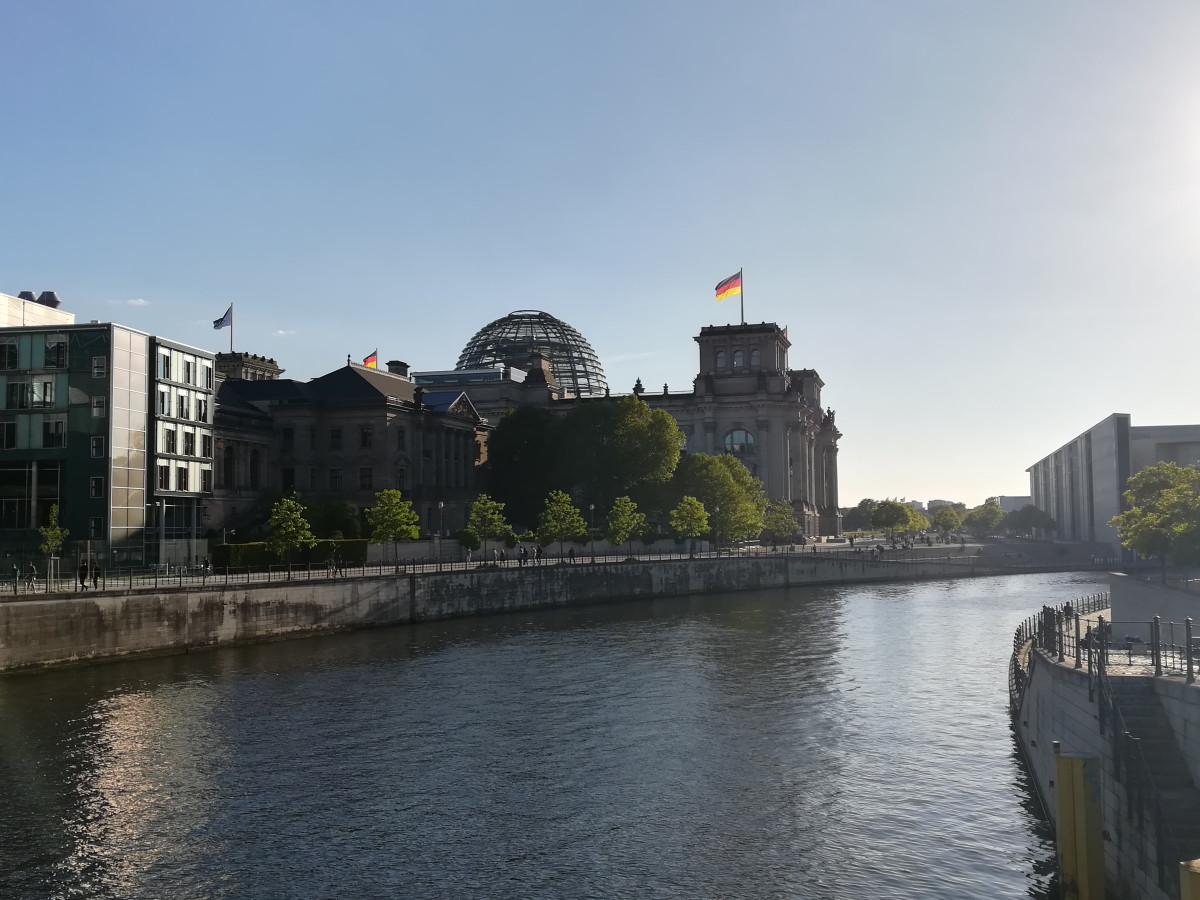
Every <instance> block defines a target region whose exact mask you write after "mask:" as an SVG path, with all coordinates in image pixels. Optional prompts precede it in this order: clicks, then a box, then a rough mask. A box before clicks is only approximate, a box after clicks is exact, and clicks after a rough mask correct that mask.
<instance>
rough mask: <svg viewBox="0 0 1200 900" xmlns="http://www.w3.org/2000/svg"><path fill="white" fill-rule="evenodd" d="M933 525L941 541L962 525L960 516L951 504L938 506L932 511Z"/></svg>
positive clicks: (945, 539) (948, 537) (947, 538)
mask: <svg viewBox="0 0 1200 900" xmlns="http://www.w3.org/2000/svg"><path fill="white" fill-rule="evenodd" d="M933 527H934V528H936V529H937V530H938V534H940V535H941V536H942V540H943V541H947V540H949V539H950V535H951V534H952V533H953V532H955V531H958V529H960V528H961V527H962V517H961V516H960V515H959V514H958V510H956V509H955V508H954V507H953V506H939V507H938V508H937V509H936V510H934V513H933Z"/></svg>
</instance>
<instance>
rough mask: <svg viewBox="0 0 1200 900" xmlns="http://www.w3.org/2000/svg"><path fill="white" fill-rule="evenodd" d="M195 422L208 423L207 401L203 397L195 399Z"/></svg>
mask: <svg viewBox="0 0 1200 900" xmlns="http://www.w3.org/2000/svg"><path fill="white" fill-rule="evenodd" d="M196 421H197V422H207V421H208V401H207V400H205V399H204V398H203V397H197V398H196Z"/></svg>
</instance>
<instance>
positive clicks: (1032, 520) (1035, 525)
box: [1003, 503, 1058, 534]
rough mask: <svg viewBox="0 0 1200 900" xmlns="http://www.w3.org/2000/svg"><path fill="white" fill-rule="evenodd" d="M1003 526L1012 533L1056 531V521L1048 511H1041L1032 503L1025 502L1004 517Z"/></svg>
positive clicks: (1049, 532)
mask: <svg viewBox="0 0 1200 900" xmlns="http://www.w3.org/2000/svg"><path fill="white" fill-rule="evenodd" d="M1003 528H1004V530H1005V531H1008V532H1010V533H1013V534H1028V533H1029V532H1033V531H1042V532H1046V533H1048V534H1052V533H1054V532H1055V531H1058V523H1057V522H1055V521H1054V517H1053V516H1051V515H1050V514H1049V513H1047V512H1043V511H1042V510H1040V509H1038V508H1037V507H1036V506H1034V505H1033V504H1032V503H1026V504H1025V505H1024V506H1022V507H1021V508H1020V509H1014V510H1013V511H1012V512H1010V513H1009V514H1008V515H1007V516H1005V517H1004V522H1003Z"/></svg>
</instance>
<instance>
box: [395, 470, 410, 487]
mask: <svg viewBox="0 0 1200 900" xmlns="http://www.w3.org/2000/svg"><path fill="white" fill-rule="evenodd" d="M396 487H397V489H399V490H401V491H407V490H408V469H399V470H397V472H396Z"/></svg>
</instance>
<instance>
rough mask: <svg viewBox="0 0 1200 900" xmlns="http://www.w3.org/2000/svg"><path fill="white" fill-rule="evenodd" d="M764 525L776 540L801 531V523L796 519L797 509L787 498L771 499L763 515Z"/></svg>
mask: <svg viewBox="0 0 1200 900" xmlns="http://www.w3.org/2000/svg"><path fill="white" fill-rule="evenodd" d="M763 527H764V528H765V529H766V530H767V531H769V532H770V533H771V537H772V538H773V539H774V540H775V541H779V540H786V539H787V537H788V536H789V535H792V534H795V533H796V532H797V531H799V530H800V523H799V522H797V521H796V511H795V509H793V508H792V504H791V503H789V502H788V501H787V500H770V501H768V502H767V511H766V513H765V514H764V515H763Z"/></svg>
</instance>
